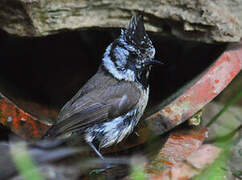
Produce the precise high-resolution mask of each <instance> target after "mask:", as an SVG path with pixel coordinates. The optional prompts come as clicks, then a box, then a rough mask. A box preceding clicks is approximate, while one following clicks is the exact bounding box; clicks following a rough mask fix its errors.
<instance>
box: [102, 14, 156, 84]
mask: <svg viewBox="0 0 242 180" xmlns="http://www.w3.org/2000/svg"><path fill="white" fill-rule="evenodd" d="M154 55H155V48H154V46H153V44H152V42H151V40H150V39H149V37H148V35H147V33H146V32H145V27H144V23H143V16H142V15H134V16H133V17H132V18H131V20H130V22H129V24H128V27H127V29H125V30H123V29H122V30H121V35H120V37H119V38H117V39H115V40H114V41H113V42H112V43H111V44H110V45H109V46H108V47H107V49H106V52H105V54H104V57H103V64H104V67H105V68H106V69H107V70H108V71H109V72H110V73H111V74H112V75H113V76H114V77H115V78H117V79H119V80H122V79H124V80H127V81H135V80H137V78H138V76H141V74H142V73H143V72H147V71H149V69H150V68H149V67H150V66H151V65H153V64H156V63H160V61H157V60H154Z"/></svg>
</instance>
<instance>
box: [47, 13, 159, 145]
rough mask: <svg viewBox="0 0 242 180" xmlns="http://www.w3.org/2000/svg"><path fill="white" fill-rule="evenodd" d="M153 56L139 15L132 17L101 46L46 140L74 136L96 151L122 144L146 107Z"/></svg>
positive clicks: (150, 43)
mask: <svg viewBox="0 0 242 180" xmlns="http://www.w3.org/2000/svg"><path fill="white" fill-rule="evenodd" d="M154 54H155V48H154V47H153V45H152V42H151V40H150V39H149V37H148V35H147V34H146V32H145V29H144V24H143V17H142V16H139V15H136V16H133V17H132V19H131V21H130V23H129V25H128V27H127V29H126V30H121V35H120V37H119V38H117V39H116V40H114V41H113V42H112V43H111V44H110V45H109V46H108V47H107V49H106V52H105V53H104V57H103V59H102V64H101V65H100V67H99V70H98V72H97V73H96V74H95V75H94V76H93V77H92V78H91V79H89V81H88V82H87V83H86V84H85V85H84V86H83V87H82V88H81V89H80V90H79V91H78V92H77V94H76V95H75V96H74V97H73V98H72V99H71V100H70V101H68V102H67V103H66V105H65V106H64V107H63V108H62V110H61V112H60V114H59V116H58V119H57V122H56V124H55V125H54V126H53V127H52V128H51V129H50V130H49V132H48V136H52V137H58V136H59V137H60V136H61V137H66V136H78V137H80V139H84V140H85V141H86V142H89V143H93V144H95V145H97V146H98V147H99V148H105V147H109V146H111V145H113V144H116V143H118V142H120V141H122V140H123V138H125V137H126V136H127V135H129V134H130V133H131V132H132V131H133V129H134V127H135V126H136V124H137V123H138V121H139V119H140V118H141V116H142V115H143V112H144V110H145V108H146V105H147V102H148V96H149V86H148V81H147V80H148V75H149V71H150V67H151V64H152V63H154V62H155V60H154V59H153V58H154Z"/></svg>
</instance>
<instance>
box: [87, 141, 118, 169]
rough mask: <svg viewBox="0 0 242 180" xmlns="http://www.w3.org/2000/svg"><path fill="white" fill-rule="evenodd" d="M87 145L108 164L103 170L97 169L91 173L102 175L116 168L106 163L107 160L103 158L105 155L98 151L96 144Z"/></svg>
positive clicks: (89, 143)
mask: <svg viewBox="0 0 242 180" xmlns="http://www.w3.org/2000/svg"><path fill="white" fill-rule="evenodd" d="M87 143H88V145H89V146H90V147H91V148H92V149H93V150H94V151H95V153H96V154H97V155H98V156H99V157H100V158H101V159H102V160H103V161H104V162H105V163H106V168H103V169H95V170H93V171H91V173H101V172H103V171H106V170H107V169H110V168H112V167H115V166H113V165H110V164H109V163H107V162H106V161H105V158H104V157H103V155H102V154H101V153H100V152H99V151H98V150H97V148H96V147H95V146H94V144H93V143H92V142H87Z"/></svg>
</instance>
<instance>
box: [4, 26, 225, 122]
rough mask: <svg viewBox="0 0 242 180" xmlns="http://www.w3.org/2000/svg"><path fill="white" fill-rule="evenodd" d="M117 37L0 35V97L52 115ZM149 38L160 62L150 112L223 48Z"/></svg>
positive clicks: (95, 32)
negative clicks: (44, 108) (47, 109)
mask: <svg viewBox="0 0 242 180" xmlns="http://www.w3.org/2000/svg"><path fill="white" fill-rule="evenodd" d="M119 32H120V30H118V29H101V30H100V29H92V30H90V29H89V30H83V31H74V32H66V33H61V34H58V35H51V36H47V37H43V38H19V37H13V36H10V35H7V34H6V33H4V32H0V49H1V52H0V62H1V69H0V82H1V83H0V92H2V93H3V94H4V95H6V96H7V97H9V98H10V99H11V100H13V101H14V102H15V103H16V104H18V105H19V106H20V107H22V108H23V109H28V111H33V110H34V106H32V107H24V103H23V102H30V103H34V104H40V105H42V106H44V107H47V108H52V109H55V110H56V113H57V112H58V111H59V109H60V108H61V107H62V106H63V105H64V103H65V102H67V101H68V100H69V99H70V98H71V97H72V96H73V95H74V94H75V93H76V92H77V91H78V89H79V88H80V87H81V86H82V85H83V84H84V83H85V82H86V81H87V80H88V79H89V78H90V77H91V76H92V75H93V74H94V73H95V72H96V70H97V68H98V65H99V64H100V62H101V59H102V55H103V53H104V51H105V48H106V47H107V46H108V44H109V43H111V42H112V41H113V40H114V39H115V38H116V37H118V36H119ZM150 37H151V39H152V41H153V43H154V46H155V48H156V59H159V60H162V62H164V65H163V66H157V67H154V68H153V70H152V73H151V77H150V86H151V94H150V101H149V105H150V107H151V106H152V105H155V104H158V103H160V102H162V101H163V100H164V99H165V98H167V97H168V96H170V95H171V94H173V93H174V92H175V91H177V90H178V89H179V88H181V87H182V86H183V85H185V84H186V83H188V82H189V81H191V80H192V79H193V78H194V77H196V76H198V75H199V74H201V73H202V72H203V71H204V70H205V69H206V68H208V67H209V65H211V64H212V63H213V62H214V60H215V59H216V58H217V57H218V56H219V55H220V54H221V53H222V52H223V51H224V48H225V45H224V44H221V45H218V44H205V43H199V42H191V41H183V40H179V39H177V38H174V37H167V36H166V37H165V36H161V35H159V34H158V33H152V34H150ZM25 106H26V105H25ZM31 108H32V109H31ZM29 109H30V110H29ZM35 111H38V110H35ZM39 113H40V114H44V113H43V112H39ZM53 117H54V116H53ZM53 117H52V118H53Z"/></svg>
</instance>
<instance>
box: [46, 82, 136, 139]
mask: <svg viewBox="0 0 242 180" xmlns="http://www.w3.org/2000/svg"><path fill="white" fill-rule="evenodd" d="M139 97H140V91H139V89H138V88H137V87H136V86H135V85H134V83H130V82H119V83H117V84H116V85H113V86H109V87H107V88H102V89H95V90H93V91H91V92H89V93H87V94H85V95H84V96H82V97H80V98H78V99H76V100H75V101H72V103H69V104H68V105H67V106H65V108H67V109H68V111H65V109H63V111H65V114H63V116H64V117H66V118H64V119H61V120H60V121H57V123H56V124H55V125H54V126H53V127H52V128H51V129H50V130H49V132H48V135H49V136H60V135H64V134H66V133H70V132H77V131H83V129H85V128H87V127H91V126H92V125H94V124H96V123H100V122H103V121H108V120H111V119H113V118H115V117H118V116H120V115H124V114H126V113H127V112H129V111H130V110H131V109H132V108H133V107H134V106H135V105H136V104H137V102H138V100H139ZM59 118H61V117H59Z"/></svg>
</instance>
